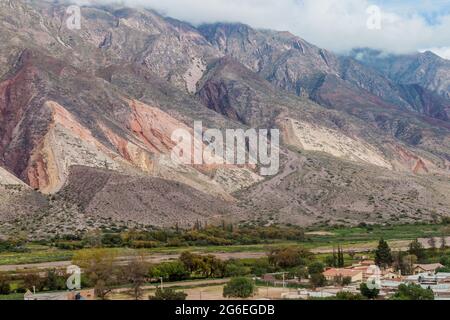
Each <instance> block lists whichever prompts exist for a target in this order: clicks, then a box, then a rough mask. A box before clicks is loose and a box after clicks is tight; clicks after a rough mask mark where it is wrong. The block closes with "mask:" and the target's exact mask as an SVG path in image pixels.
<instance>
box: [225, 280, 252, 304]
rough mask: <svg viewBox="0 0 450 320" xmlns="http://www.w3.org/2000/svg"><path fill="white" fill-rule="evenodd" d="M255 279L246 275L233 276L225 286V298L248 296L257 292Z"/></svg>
mask: <svg viewBox="0 0 450 320" xmlns="http://www.w3.org/2000/svg"><path fill="white" fill-rule="evenodd" d="M255 290H256V288H255V284H254V283H253V280H251V279H249V278H245V277H238V278H232V279H231V280H230V282H228V283H227V284H226V285H225V287H224V288H223V296H224V297H225V298H228V297H229V298H243V299H244V298H248V297H251V296H253V295H254V293H255Z"/></svg>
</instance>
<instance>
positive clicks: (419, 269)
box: [413, 263, 444, 274]
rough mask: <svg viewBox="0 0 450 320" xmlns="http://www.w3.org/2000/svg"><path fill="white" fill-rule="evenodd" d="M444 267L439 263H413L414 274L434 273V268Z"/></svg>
mask: <svg viewBox="0 0 450 320" xmlns="http://www.w3.org/2000/svg"><path fill="white" fill-rule="evenodd" d="M442 267H444V266H443V265H442V264H440V263H430V264H415V265H414V268H413V273H414V274H419V273H436V270H437V269H439V268H442Z"/></svg>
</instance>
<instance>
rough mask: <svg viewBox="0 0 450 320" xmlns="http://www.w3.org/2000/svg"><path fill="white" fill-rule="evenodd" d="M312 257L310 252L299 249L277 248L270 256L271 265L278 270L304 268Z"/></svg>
mask: <svg viewBox="0 0 450 320" xmlns="http://www.w3.org/2000/svg"><path fill="white" fill-rule="evenodd" d="M312 256H313V255H312V253H311V252H310V251H308V250H306V249H303V248H298V247H285V248H275V249H272V250H271V251H270V252H269V254H268V258H269V263H270V264H271V265H273V266H275V267H278V268H293V267H297V266H302V265H303V266H304V265H306V264H307V263H308V262H309V261H310V260H311V258H312Z"/></svg>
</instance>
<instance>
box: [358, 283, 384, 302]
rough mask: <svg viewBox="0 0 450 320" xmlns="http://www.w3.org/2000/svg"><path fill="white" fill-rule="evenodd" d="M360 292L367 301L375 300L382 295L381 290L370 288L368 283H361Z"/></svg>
mask: <svg viewBox="0 0 450 320" xmlns="http://www.w3.org/2000/svg"><path fill="white" fill-rule="evenodd" d="M359 291H361V294H362V295H363V296H364V297H366V298H367V299H375V298H376V297H378V295H379V294H380V290H379V289H377V288H369V286H368V285H367V283H361V285H360V286H359Z"/></svg>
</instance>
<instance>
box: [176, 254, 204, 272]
mask: <svg viewBox="0 0 450 320" xmlns="http://www.w3.org/2000/svg"><path fill="white" fill-rule="evenodd" d="M179 259H180V261H181V262H182V263H183V264H184V266H185V268H186V269H187V270H189V272H190V273H194V272H196V271H197V270H198V269H199V267H200V265H201V256H199V255H198V254H195V253H191V252H189V251H185V252H183V253H182V254H181V255H180V258H179Z"/></svg>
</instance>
